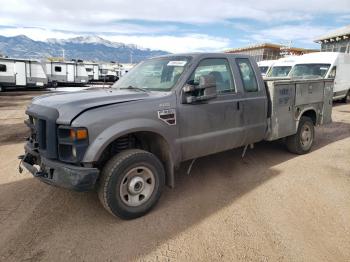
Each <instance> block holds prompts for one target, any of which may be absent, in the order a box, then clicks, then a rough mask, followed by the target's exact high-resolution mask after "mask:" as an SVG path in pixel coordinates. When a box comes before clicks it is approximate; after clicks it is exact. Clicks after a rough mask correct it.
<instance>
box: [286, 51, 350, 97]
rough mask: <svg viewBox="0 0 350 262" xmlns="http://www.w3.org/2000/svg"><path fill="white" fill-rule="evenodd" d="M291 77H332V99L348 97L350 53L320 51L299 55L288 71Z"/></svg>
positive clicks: (349, 93)
mask: <svg viewBox="0 0 350 262" xmlns="http://www.w3.org/2000/svg"><path fill="white" fill-rule="evenodd" d="M290 76H291V77H293V78H299V79H300V78H302V79H312V78H330V79H334V89H333V92H334V93H333V100H342V101H343V102H346V101H347V100H349V99H350V54H345V53H337V52H321V53H311V54H305V55H303V56H301V57H300V59H299V60H298V62H297V63H296V64H295V66H294V68H293V70H292V71H291V73H290Z"/></svg>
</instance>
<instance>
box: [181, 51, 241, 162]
mask: <svg viewBox="0 0 350 262" xmlns="http://www.w3.org/2000/svg"><path fill="white" fill-rule="evenodd" d="M205 75H209V76H212V77H214V78H215V82H216V89H217V97H216V98H214V99H210V100H207V101H202V102H197V103H192V104H186V103H181V104H180V105H179V108H178V122H179V139H178V143H179V145H180V148H181V153H182V160H183V161H184V160H188V159H193V158H197V157H201V156H205V155H209V154H213V153H217V152H221V151H225V150H228V149H231V148H234V147H238V146H241V145H243V143H244V141H242V140H241V137H242V136H241V134H242V126H243V118H242V108H241V101H240V100H241V99H242V97H241V94H240V93H238V92H237V90H236V87H235V81H234V77H233V73H232V69H231V65H230V62H229V61H228V60H227V59H226V58H206V59H203V60H201V61H200V62H199V64H198V65H197V67H196V69H195V70H194V72H193V73H192V75H191V76H190V78H189V79H188V81H187V83H189V84H191V85H196V84H198V79H199V77H200V76H205Z"/></svg>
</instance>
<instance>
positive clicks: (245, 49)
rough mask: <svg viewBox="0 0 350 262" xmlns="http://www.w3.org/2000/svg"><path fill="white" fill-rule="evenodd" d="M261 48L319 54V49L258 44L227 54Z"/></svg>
mask: <svg viewBox="0 0 350 262" xmlns="http://www.w3.org/2000/svg"><path fill="white" fill-rule="evenodd" d="M261 48H274V49H287V50H289V51H294V52H318V51H319V50H317V49H306V48H299V47H288V46H285V45H280V44H273V43H258V44H254V45H249V46H245V47H239V48H231V49H228V50H225V53H231V52H232V53H234V52H242V51H248V50H255V49H261Z"/></svg>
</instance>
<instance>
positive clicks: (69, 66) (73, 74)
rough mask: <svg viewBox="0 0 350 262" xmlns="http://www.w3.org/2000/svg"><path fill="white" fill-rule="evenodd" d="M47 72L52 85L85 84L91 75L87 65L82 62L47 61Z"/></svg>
mask: <svg viewBox="0 0 350 262" xmlns="http://www.w3.org/2000/svg"><path fill="white" fill-rule="evenodd" d="M45 69H46V74H47V77H48V80H49V83H50V84H51V86H53V87H56V86H57V85H67V84H70V85H85V84H86V83H87V82H88V81H89V76H88V74H87V72H86V69H85V66H84V64H83V63H80V62H74V61H72V62H66V61H65V62H46V65H45Z"/></svg>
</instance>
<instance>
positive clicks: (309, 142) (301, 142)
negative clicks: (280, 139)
mask: <svg viewBox="0 0 350 262" xmlns="http://www.w3.org/2000/svg"><path fill="white" fill-rule="evenodd" d="M314 139H315V128H314V123H313V122H312V120H311V118H310V117H306V116H302V117H301V118H300V121H299V126H298V130H297V133H296V134H295V135H292V136H289V137H287V138H286V146H287V149H288V150H289V151H290V152H292V153H294V154H299V155H303V154H306V153H308V152H309V151H310V150H311V148H312V146H313V144H314Z"/></svg>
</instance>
